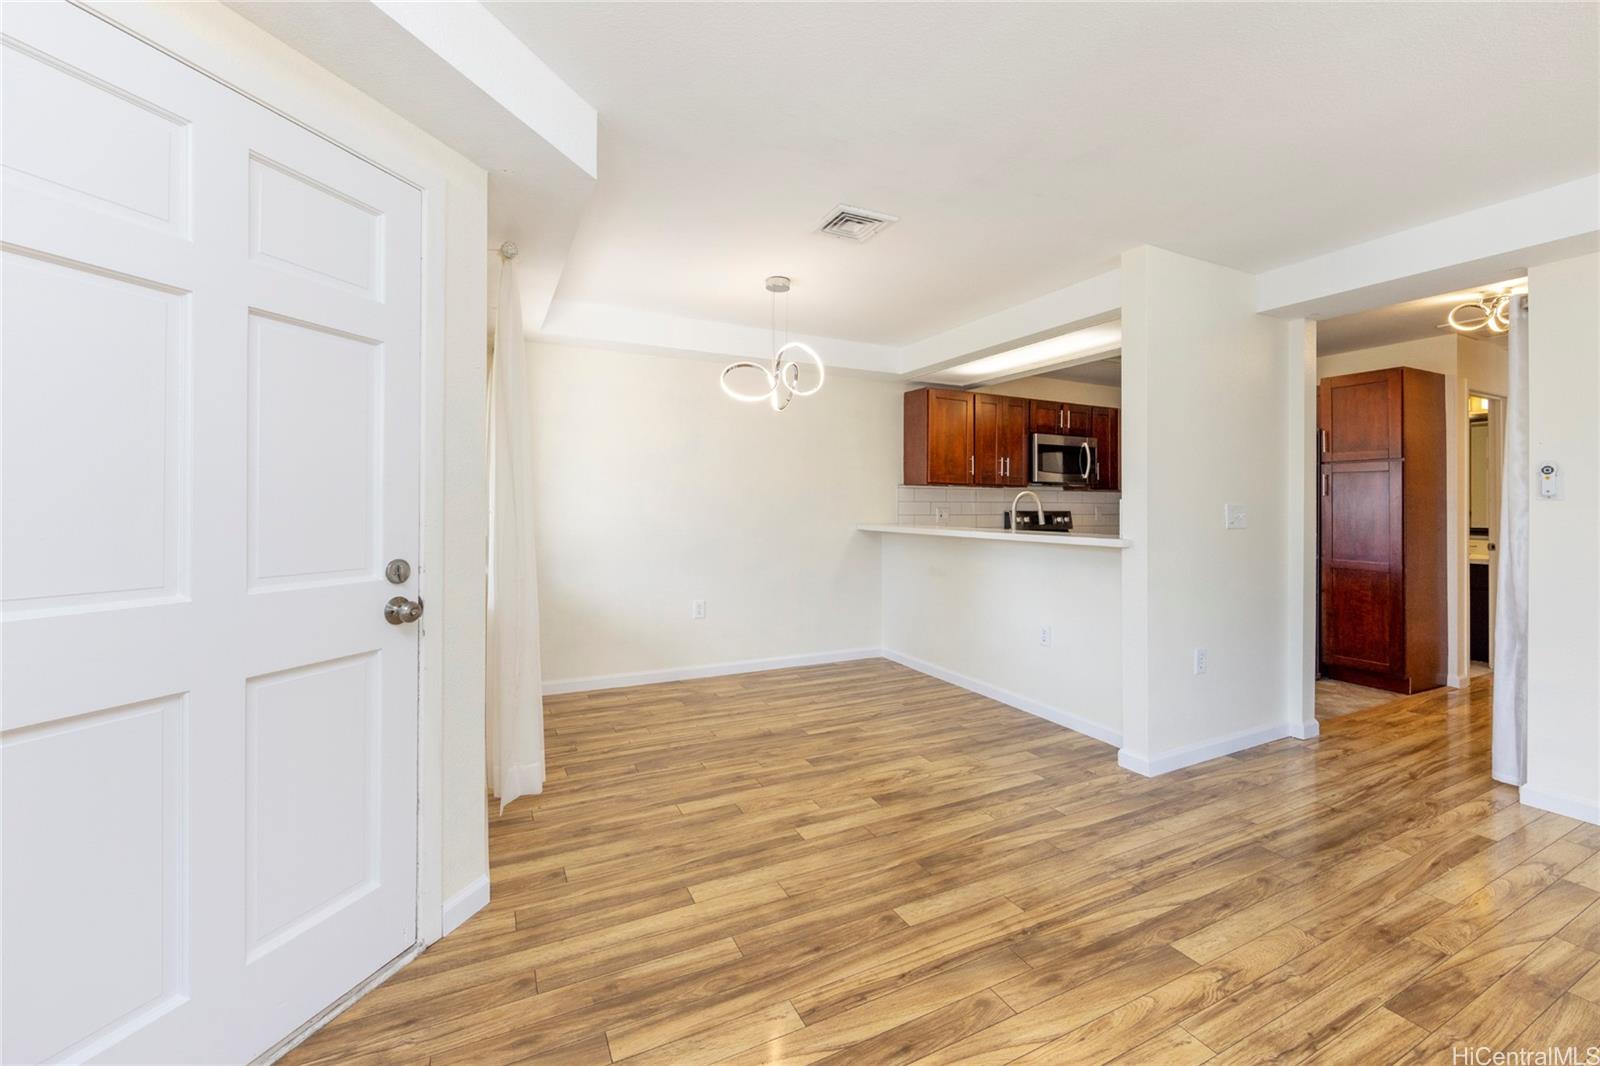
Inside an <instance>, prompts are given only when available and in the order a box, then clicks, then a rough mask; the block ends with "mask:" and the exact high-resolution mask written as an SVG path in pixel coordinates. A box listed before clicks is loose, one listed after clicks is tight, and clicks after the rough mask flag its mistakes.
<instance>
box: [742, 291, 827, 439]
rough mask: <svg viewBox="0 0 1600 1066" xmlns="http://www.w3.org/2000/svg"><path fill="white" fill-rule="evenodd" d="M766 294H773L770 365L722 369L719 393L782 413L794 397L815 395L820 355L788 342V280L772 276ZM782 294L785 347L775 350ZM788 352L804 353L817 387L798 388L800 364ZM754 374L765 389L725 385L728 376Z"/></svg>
mask: <svg viewBox="0 0 1600 1066" xmlns="http://www.w3.org/2000/svg"><path fill="white" fill-rule="evenodd" d="M767 291H768V292H769V293H771V294H772V314H771V322H772V346H773V348H774V349H775V350H774V351H773V353H772V366H771V368H770V369H769V368H768V367H765V366H762V365H761V364H760V363H752V362H750V361H749V360H747V359H742V360H740V361H739V362H737V363H729V364H728V365H727V366H725V367H723V368H722V391H723V392H725V393H727V394H728V395H729V396H730V397H732V398H733V399H735V400H738V401H740V402H741V403H760V402H761V401H762V400H766V401H767V402H768V403H770V404H771V405H772V409H773V410H774V411H781V410H783V409H784V408H785V407H788V406H789V401H790V400H792V399H794V398H795V397H796V396H814V395H816V393H817V390H819V389H821V388H822V379H823V376H824V371H823V367H822V356H820V355H818V354H817V351H816V349H815V348H813V347H811V345H809V344H806V343H805V342H804V341H792V340H789V300H788V292H789V279H788V278H786V277H783V276H782V275H774V276H772V277H770V278H768V279H767ZM779 294H783V296H784V303H783V339H784V344H783V346H782V347H778V296H779ZM790 352H804V353H805V354H806V355H807V356H808V357H809V358H810V359H811V361H812V362H813V363H815V364H816V367H817V381H816V384H814V385H812V386H810V387H809V388H801V387H800V363H798V362H796V361H795V360H794V359H793V358H791V357H790V356H789V353H790ZM741 370H743V371H754V372H755V373H756V374H759V375H760V376H761V380H762V382H764V383H765V387H764V388H762V389H761V391H759V392H741V391H739V390H738V389H736V388H734V387H733V386H732V385H730V384H729V383H728V375H730V374H733V373H735V372H736V371H741Z"/></svg>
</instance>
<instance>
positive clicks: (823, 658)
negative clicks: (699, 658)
mask: <svg viewBox="0 0 1600 1066" xmlns="http://www.w3.org/2000/svg"><path fill="white" fill-rule="evenodd" d="M882 654H883V652H882V651H880V650H879V649H877V648H842V649H840V650H839V651H818V652H811V653H810V654H807V655H781V656H778V657H777V658H775V659H741V660H739V661H737V662H731V663H708V664H706V665H704V666H675V667H672V668H670V669H667V670H640V671H637V672H635V673H630V674H603V675H600V676H596V677H569V678H565V679H563V680H560V681H546V682H545V683H544V694H545V695H546V696H560V695H564V694H566V693H569V692H594V691H597V690H599V689H606V688H631V687H632V686H634V685H658V684H660V683H661V682H663V681H690V680H693V679H694V678H697V677H722V676H724V675H726V674H753V673H755V672H757V671H759V670H786V669H789V668H791V667H795V666H820V665H822V664H823V663H846V662H853V661H854V660H856V659H876V658H878V657H879V656H880V655H882Z"/></svg>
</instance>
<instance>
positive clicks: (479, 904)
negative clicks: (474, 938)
mask: <svg viewBox="0 0 1600 1066" xmlns="http://www.w3.org/2000/svg"><path fill="white" fill-rule="evenodd" d="M488 905H489V875H488V874H480V875H479V876H478V877H477V878H476V879H475V880H473V881H472V882H471V883H469V884H468V885H467V887H466V888H463V889H462V890H461V891H459V892H457V893H455V894H454V895H452V896H451V897H450V898H449V899H447V900H445V901H444V932H443V935H444V936H449V935H450V934H451V933H453V932H455V931H456V929H458V928H459V927H460V926H461V923H462V922H464V921H466V920H467V919H468V918H471V917H472V916H473V915H474V914H477V913H478V912H479V911H481V910H483V908H485V907H487V906H488Z"/></svg>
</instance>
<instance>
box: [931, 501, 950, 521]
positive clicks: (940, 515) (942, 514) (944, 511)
mask: <svg viewBox="0 0 1600 1066" xmlns="http://www.w3.org/2000/svg"><path fill="white" fill-rule="evenodd" d="M949 517H950V508H948V507H940V506H939V505H938V504H934V505H933V520H934V521H935V522H938V523H940V524H943V523H944V522H945V521H947V520H948V519H949Z"/></svg>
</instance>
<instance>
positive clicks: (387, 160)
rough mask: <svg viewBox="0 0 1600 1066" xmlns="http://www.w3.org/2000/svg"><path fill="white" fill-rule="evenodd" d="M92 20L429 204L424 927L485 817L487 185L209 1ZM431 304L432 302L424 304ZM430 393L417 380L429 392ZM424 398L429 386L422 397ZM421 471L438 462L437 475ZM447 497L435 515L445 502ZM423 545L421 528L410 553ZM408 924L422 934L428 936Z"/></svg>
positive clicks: (479, 849) (476, 870) (479, 838)
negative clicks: (260, 106) (167, 55)
mask: <svg viewBox="0 0 1600 1066" xmlns="http://www.w3.org/2000/svg"><path fill="white" fill-rule="evenodd" d="M92 6H94V8H95V10H96V11H98V12H99V13H100V14H101V15H103V16H104V17H106V18H108V19H110V20H111V21H113V22H116V23H119V24H122V25H124V26H127V27H128V28H129V29H131V30H133V31H134V32H136V33H137V34H139V35H140V36H142V37H144V38H146V39H147V40H150V41H152V42H154V43H155V44H157V45H159V46H160V47H162V48H164V49H166V50H167V51H169V52H172V53H173V54H175V55H178V56H181V57H183V58H184V59H185V60H186V61H188V62H190V63H192V64H193V65H195V66H196V67H198V68H200V69H201V70H204V71H206V72H207V73H210V74H212V75H214V76H216V77H218V78H220V79H221V80H223V81H226V82H227V83H229V84H230V85H233V86H234V87H236V88H238V89H240V90H241V91H243V92H245V93H247V94H249V95H250V96H252V97H254V98H255V99H258V100H260V101H262V102H263V103H265V104H267V105H268V106H271V107H273V108H276V109H277V110H279V111H281V112H283V113H285V114H287V115H290V116H292V117H294V118H295V119H297V120H299V121H301V122H303V123H304V124H306V125H307V126H309V127H311V128H312V129H315V130H317V131H318V132H320V133H322V134H324V135H325V136H328V137H330V138H331V139H333V140H335V141H337V142H339V143H341V144H344V145H346V146H348V147H350V148H351V149H352V150H354V151H357V152H359V153H361V154H363V155H365V156H366V157H367V158H369V159H372V160H374V161H376V162H378V163H379V164H381V165H383V166H385V167H388V168H390V169H392V170H394V171H395V172H396V173H399V174H401V175H402V176H404V177H406V178H407V179H408V180H411V181H413V182H416V183H419V184H425V185H427V186H428V187H429V190H430V191H429V192H428V194H427V195H428V197H429V198H430V207H431V206H432V205H433V202H434V201H435V200H437V199H440V198H442V199H443V200H444V204H443V216H442V217H443V230H442V232H437V231H434V230H433V229H430V232H429V233H428V235H427V239H428V240H429V241H430V242H431V241H435V240H442V241H443V242H444V245H445V260H446V262H445V269H444V271H443V284H444V293H443V296H442V299H439V300H437V302H436V303H430V306H429V307H428V308H427V309H425V311H424V317H427V316H428V315H430V314H432V312H433V311H434V309H435V308H438V309H440V310H442V313H443V317H444V322H443V329H442V338H443V347H444V352H443V363H444V365H443V367H442V368H441V372H442V377H443V382H442V385H443V392H444V395H443V396H437V395H434V396H430V397H429V398H428V402H429V403H430V404H432V405H434V406H432V407H431V408H430V410H429V411H425V412H424V420H427V419H428V418H430V417H435V413H437V416H438V417H440V418H442V421H443V426H442V430H441V434H440V438H439V439H441V440H442V454H441V455H439V456H437V457H428V460H427V461H428V463H429V467H430V470H433V469H437V470H438V473H439V477H438V479H437V480H436V481H435V482H433V483H430V484H429V486H428V489H427V491H425V494H424V500H423V508H424V512H425V514H431V515H438V514H440V513H441V512H443V523H442V531H441V542H440V543H439V544H438V545H437V547H438V548H439V552H438V554H437V555H436V556H435V557H433V558H425V559H424V565H425V567H427V569H428V570H429V571H430V572H432V573H434V574H437V575H439V576H440V578H441V580H440V581H439V583H438V584H432V583H431V582H432V578H430V577H429V576H428V575H426V574H425V575H424V587H425V588H437V589H438V590H439V594H437V595H433V594H430V599H431V600H432V602H430V603H429V604H428V618H430V619H431V621H429V622H426V623H424V625H425V630H426V631H427V632H431V633H434V634H443V640H442V645H443V647H442V648H441V649H438V650H435V649H434V647H433V645H432V642H431V641H430V638H429V637H428V636H427V635H425V636H424V640H423V657H424V670H423V680H424V690H425V691H426V690H427V688H428V687H429V686H430V685H432V684H434V682H433V681H432V680H431V677H430V675H431V673H432V672H433V670H434V666H435V661H430V656H433V655H437V660H436V663H437V672H438V674H440V675H441V676H439V678H438V681H437V683H438V685H439V688H440V689H441V690H442V692H441V699H442V703H443V713H442V723H441V724H440V729H441V734H442V735H438V736H432V737H429V736H427V735H426V734H425V735H424V743H425V745H431V746H432V747H434V748H435V749H442V750H438V751H436V754H437V755H438V757H439V760H440V762H439V764H437V765H436V766H433V767H424V769H423V777H424V778H425V779H426V778H427V777H429V776H430V775H434V774H437V775H439V776H440V777H441V778H442V796H441V797H440V801H441V804H442V810H441V811H440V822H441V824H440V825H439V826H437V827H436V832H435V833H434V834H430V833H429V832H427V831H425V832H424V833H423V839H422V842H421V843H422V848H423V850H424V853H426V852H427V850H428V849H430V848H437V849H439V851H440V854H439V855H438V856H437V860H438V863H439V865H440V880H439V883H437V884H432V885H430V884H422V885H419V895H420V897H421V902H422V905H423V907H424V909H425V910H426V909H427V908H429V907H430V906H431V907H432V908H435V909H434V910H433V917H435V918H436V917H437V915H438V910H437V909H436V908H438V907H439V906H440V905H441V904H442V903H443V902H445V901H448V900H449V899H450V898H451V897H452V896H454V895H456V894H457V893H458V892H460V891H462V890H463V889H466V888H468V887H470V886H471V885H473V884H474V883H475V882H477V881H478V879H480V878H483V877H485V876H487V874H488V869H489V857H488V838H487V812H486V808H485V801H484V764H483V736H484V733H483V681H484V585H483V573H484V549H485V545H486V538H487V528H488V527H487V522H488V503H487V496H486V484H487V467H486V460H485V458H484V455H485V452H484V398H485V365H486V359H487V353H486V352H485V349H484V328H485V323H484V307H485V305H486V302H487V293H486V284H487V281H486V278H485V276H484V262H483V249H484V248H485V246H486V242H487V240H488V223H487V219H488V184H487V176H486V174H485V173H484V171H483V169H482V168H481V167H478V166H476V165H475V164H473V163H472V162H471V161H470V160H468V159H466V158H465V157H464V156H462V155H460V154H459V153H457V152H455V151H454V150H452V149H450V148H448V147H446V146H445V145H443V144H441V143H440V142H439V141H437V140H435V139H434V138H432V137H430V136H429V135H428V134H426V133H424V132H423V131H421V130H419V129H417V128H416V127H415V126H413V125H412V124H410V123H409V122H406V121H405V120H404V119H401V118H400V117H399V116H398V115H395V114H394V113H393V112H392V111H390V110H388V109H387V108H385V107H383V106H382V105H380V104H379V103H377V102H376V101H375V100H373V99H372V98H371V97H369V96H367V95H366V94H365V93H362V92H360V91H359V90H357V89H355V88H354V87H353V86H351V85H349V84H347V83H346V82H344V81H341V80H340V79H338V78H336V77H334V76H333V75H332V74H330V73H329V72H328V71H327V70H325V69H323V68H322V67H319V66H317V65H316V64H315V63H313V62H311V61H310V60H309V59H307V58H306V57H305V56H303V55H301V54H300V53H298V52H296V51H294V50H293V49H291V48H289V47H288V46H287V45H285V44H283V43H282V42H281V41H279V40H278V39H277V38H275V37H273V36H271V35H270V34H268V33H266V32H265V31H263V30H261V29H260V28H259V27H257V26H255V25H254V24H252V23H251V22H249V21H247V20H245V19H244V18H242V17H240V16H239V15H238V14H236V13H234V12H233V11H231V10H229V9H228V8H226V7H224V6H223V5H221V4H219V3H190V4H155V3H142V4H105V3H96V4H94V5H92ZM434 295H437V294H434ZM438 384H439V383H438V382H437V381H436V380H435V381H431V382H430V388H433V387H434V386H437V385H438ZM434 391H437V388H434ZM435 464H438V465H437V467H436V466H435ZM446 500H448V507H446V506H445V501H446ZM430 535H431V534H430V533H429V531H428V529H426V528H425V530H424V537H425V540H424V550H425V552H426V551H427V550H428V547H429V545H430V543H431V542H430V541H429V540H427V538H428V537H429V536H430ZM429 922H430V918H429V916H428V915H427V914H424V915H423V917H422V934H423V935H424V936H430V935H436V934H437V928H435V929H433V930H432V932H431V933H430V929H429Z"/></svg>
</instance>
